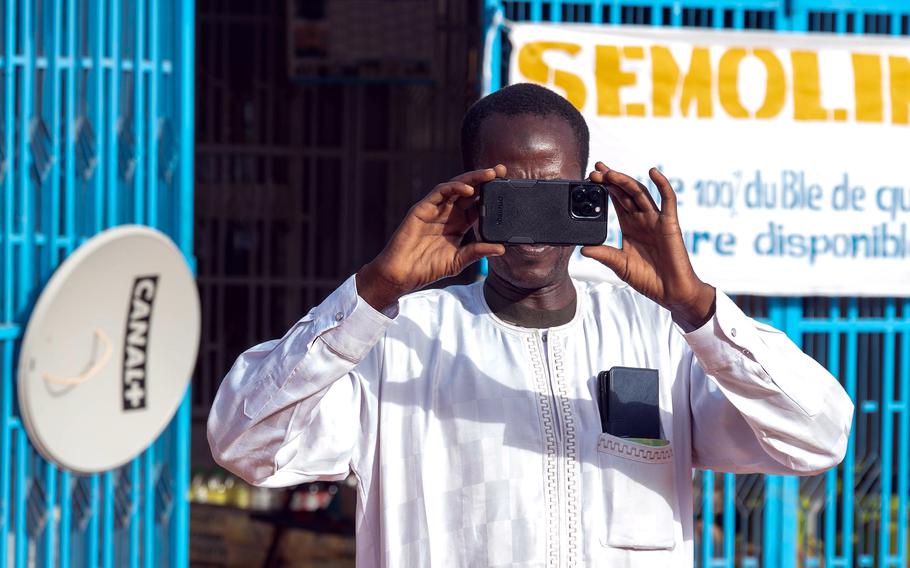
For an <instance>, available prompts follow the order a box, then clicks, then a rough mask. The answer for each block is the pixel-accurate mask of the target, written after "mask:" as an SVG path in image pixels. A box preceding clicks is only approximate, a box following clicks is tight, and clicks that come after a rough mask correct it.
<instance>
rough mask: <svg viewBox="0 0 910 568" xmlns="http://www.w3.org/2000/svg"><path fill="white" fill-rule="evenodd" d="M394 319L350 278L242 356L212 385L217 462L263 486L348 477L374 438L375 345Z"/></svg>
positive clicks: (210, 424) (390, 311)
mask: <svg viewBox="0 0 910 568" xmlns="http://www.w3.org/2000/svg"><path fill="white" fill-rule="evenodd" d="M396 316H397V304H396V305H393V306H391V307H390V308H386V309H385V310H383V312H382V313H380V312H377V311H376V310H375V309H373V308H372V307H371V306H370V305H369V304H368V303H366V302H365V301H364V300H363V299H362V298H360V296H358V295H357V289H356V283H355V278H354V276H351V277H350V278H349V279H348V280H347V281H345V282H344V284H342V285H341V286H340V287H339V288H338V289H336V290H335V291H334V292H333V293H332V294H331V295H330V296H329V297H328V298H326V299H325V301H323V302H322V303H321V304H320V305H319V306H317V307H316V308H314V309H312V310H311V311H310V313H308V314H307V315H306V316H305V317H304V318H303V319H301V320H300V321H298V322H297V323H296V324H295V325H294V327H292V328H291V329H290V330H289V331H288V332H287V334H285V336H284V337H283V338H281V339H280V340H274V341H268V342H266V343H262V344H260V345H257V346H256V347H253V348H251V349H249V350H248V351H246V352H245V353H243V354H242V355H240V357H238V359H237V361H236V362H235V363H234V366H233V367H232V368H231V370H230V371H229V372H228V374H227V376H226V377H225V378H224V381H223V382H222V383H221V386H220V387H219V389H218V393H217V394H216V396H215V401H214V403H213V405H212V409H211V412H210V414H209V419H208V440H209V446H210V447H211V450H212V455H213V456H214V457H215V461H217V462H218V463H219V464H220V465H222V466H223V467H225V468H226V469H228V470H230V471H231V472H233V473H234V474H236V475H238V476H239V477H241V478H242V479H244V480H245V481H247V482H249V483H253V484H256V485H261V486H266V487H279V486H287V485H295V484H298V483H303V482H307V481H315V480H318V479H323V480H337V479H343V478H344V477H346V476H347V474H348V471H349V468H350V467H352V464H351V462H352V460H354V459H355V457H356V454H357V453H358V452H359V451H368V447H369V444H370V439H371V437H374V436H375V430H376V428H375V422H376V412H375V410H376V404H375V393H372V392H370V388H371V387H370V385H369V384H367V383H368V382H369V381H370V380H372V379H373V378H375V376H377V375H378V373H379V371H380V366H381V353H380V349H373V347H374V346H375V345H376V344H377V343H378V342H379V341H380V339H381V338H382V336H383V335H384V333H385V330H386V329H387V328H388V326H389V325H390V324H391V323H392V321H393V319H391V318H394V317H396Z"/></svg>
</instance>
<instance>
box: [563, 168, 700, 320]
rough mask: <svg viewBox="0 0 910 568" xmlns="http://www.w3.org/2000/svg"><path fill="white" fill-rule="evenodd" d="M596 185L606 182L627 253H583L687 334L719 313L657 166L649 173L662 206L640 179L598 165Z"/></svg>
mask: <svg viewBox="0 0 910 568" xmlns="http://www.w3.org/2000/svg"><path fill="white" fill-rule="evenodd" d="M595 168H596V171H594V172H592V173H591V177H590V179H591V181H593V182H595V183H601V184H603V185H604V186H606V188H607V190H608V191H609V192H610V199H611V201H613V206H614V208H615V209H616V216H617V217H618V218H619V228H620V229H621V230H622V250H619V249H617V248H615V247H611V246H588V247H583V248H582V249H581V254H583V255H584V256H587V257H590V258H593V259H595V260H598V261H600V262H602V263H603V264H604V265H606V266H607V267H609V268H610V269H611V270H613V272H615V273H616V275H617V276H619V277H620V278H621V279H622V280H623V281H625V282H626V283H627V284H629V285H630V286H632V287H633V288H635V289H636V290H638V291H639V292H640V293H641V294H643V295H644V296H647V297H648V298H650V299H652V300H654V301H655V302H657V303H658V304H660V305H661V306H663V307H665V308H666V309H668V310H670V313H671V314H672V315H673V320H674V321H675V322H676V323H677V324H679V325H680V326H681V327H682V328H683V329H684V330H685V331H687V332H688V331H692V330H695V329H697V328H699V327H701V326H702V325H704V323H706V322H707V321H708V320H709V319H711V317H712V316H713V315H714V300H715V292H714V288H713V287H711V286H709V285H707V284H705V283H704V282H702V281H701V280H699V279H698V276H696V275H695V271H694V270H693V269H692V263H691V262H689V254H688V252H686V246H685V244H684V243H683V238H682V232H681V231H680V229H679V222H678V219H677V216H676V193H674V191H673V188H672V187H670V182H668V181H667V178H665V177H664V176H663V174H661V173H660V172H659V171H658V170H657V168H651V171H650V172H648V173H649V175H650V176H651V180H652V181H653V182H654V184H655V185H657V190H658V191H659V192H660V197H661V207H660V209H658V207H657V204H655V203H654V200H653V199H652V198H651V196H650V194H648V191H647V189H646V188H645V187H644V186H643V185H642V184H640V183H638V181H636V180H635V179H633V178H631V177H629V176H627V175H625V174H622V173H619V172H616V171H613V170H611V169H610V168H608V167H607V166H605V165H604V164H603V163H602V162H597V164H596V165H595Z"/></svg>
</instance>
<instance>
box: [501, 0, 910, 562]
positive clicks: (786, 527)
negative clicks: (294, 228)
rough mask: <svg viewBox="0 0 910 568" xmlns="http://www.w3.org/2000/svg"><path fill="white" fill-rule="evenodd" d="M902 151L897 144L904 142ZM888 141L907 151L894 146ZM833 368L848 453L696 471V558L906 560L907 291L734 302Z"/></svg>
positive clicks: (874, 20) (701, 22) (824, 10)
mask: <svg viewBox="0 0 910 568" xmlns="http://www.w3.org/2000/svg"><path fill="white" fill-rule="evenodd" d="M484 8H485V14H484V17H485V22H486V26H485V27H486V28H487V29H490V27H491V26H495V25H496V22H499V21H500V18H505V19H506V20H512V21H534V22H540V21H543V22H547V21H549V22H588V23H591V24H635V25H655V26H672V27H702V28H717V29H763V30H777V31H782V32H784V31H800V32H834V33H840V34H863V33H865V34H883V35H895V36H907V35H908V33H910V30H908V28H910V2H906V1H905V0H890V1H888V0H878V1H876V0H851V1H832V0H722V1H716V0H701V1H696V0H685V1H680V0H677V1H665V0H632V1H628V2H621V1H606V0H574V1H563V0H485V2H484ZM489 39H490V41H489V43H488V44H487V46H488V48H489V49H490V50H491V55H492V57H491V58H490V60H491V61H492V62H493V64H492V65H491V68H490V69H488V70H487V71H488V72H489V81H490V83H489V85H488V87H489V90H496V89H498V88H499V87H500V86H501V85H502V80H503V77H502V67H501V65H500V62H501V61H502V58H503V57H504V53H503V48H504V41H505V40H504V36H503V35H502V34H501V33H496V30H494V33H493V34H492V35H491V36H489ZM908 147H910V146H908ZM895 151H902V152H906V151H907V149H900V150H897V149H895ZM738 301H739V303H740V304H741V305H743V306H744V307H745V308H746V309H747V311H749V312H751V313H752V314H753V315H755V316H756V317H759V318H761V319H764V320H766V321H769V322H770V323H772V324H773V325H775V326H776V327H778V328H779V329H781V330H783V331H785V332H786V333H787V334H788V335H789V336H790V337H791V338H792V339H793V340H794V341H796V342H797V343H798V344H799V345H801V346H802V347H803V349H804V350H805V351H806V352H807V353H809V354H810V355H812V356H813V357H815V358H816V359H817V360H818V361H819V362H821V363H822V364H823V365H825V366H827V367H828V369H830V370H831V372H832V373H833V374H834V375H835V376H837V377H839V378H840V380H841V381H842V383H843V385H844V387H845V389H846V390H847V392H848V393H849V394H850V396H851V397H852V398H853V400H854V401H855V402H856V405H857V413H856V420H855V422H854V428H853V433H852V436H851V439H850V445H849V448H848V451H847V457H846V459H845V460H844V462H843V463H842V464H841V466H839V467H838V468H836V469H834V470H831V471H829V472H827V473H826V474H824V475H820V476H815V477H808V478H796V477H782V476H762V475H733V474H716V473H714V472H710V471H706V472H699V473H698V474H697V476H696V479H695V483H696V495H698V496H699V497H698V498H699V500H700V502H701V503H700V505H701V506H700V507H696V509H697V510H698V513H697V517H698V518H697V519H696V521H697V524H696V526H697V528H698V535H697V539H698V543H697V546H696V560H697V565H698V566H703V567H733V566H740V567H743V568H751V567H758V566H764V567H766V568H777V567H782V568H789V567H794V566H806V567H812V566H819V567H853V566H876V567H907V566H910V559H908V558H910V557H908V552H907V546H908V540H910V534H908V508H907V499H908V483H910V470H908V458H910V300H905V299H894V298H873V299H869V298H866V299H861V298H739V300H738Z"/></svg>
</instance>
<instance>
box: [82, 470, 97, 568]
mask: <svg viewBox="0 0 910 568" xmlns="http://www.w3.org/2000/svg"><path fill="white" fill-rule="evenodd" d="M98 486H99V483H98V474H94V475H92V476H90V478H89V497H88V499H89V517H88V524H87V526H86V528H85V532H86V535H85V536H86V539H87V540H88V543H87V546H86V549H85V551H86V559H85V563H86V565H87V566H97V565H98V558H99V554H98V550H99V547H98V524H99V523H98V517H99V514H98Z"/></svg>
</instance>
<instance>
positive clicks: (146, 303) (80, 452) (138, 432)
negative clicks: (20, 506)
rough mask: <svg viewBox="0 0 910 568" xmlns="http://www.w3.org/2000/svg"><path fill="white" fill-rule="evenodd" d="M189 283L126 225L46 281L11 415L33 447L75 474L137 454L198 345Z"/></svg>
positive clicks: (195, 303) (159, 238)
mask: <svg viewBox="0 0 910 568" xmlns="http://www.w3.org/2000/svg"><path fill="white" fill-rule="evenodd" d="M199 331H200V310H199V294H198V292H197V289H196V282H195V279H194V277H193V274H192V272H191V271H190V268H189V266H187V263H186V261H185V259H184V257H183V254H182V253H181V252H180V250H179V249H178V248H177V247H176V246H175V245H174V243H173V242H172V241H171V240H170V239H169V238H168V237H167V236H165V235H164V234H163V233H161V232H159V231H157V230H154V229H151V228H149V227H145V226H138V225H126V226H121V227H117V228H114V229H110V230H108V231H104V232H103V233H100V234H98V235H96V236H95V237H93V238H91V239H90V240H88V241H87V242H86V243H85V244H83V245H82V246H80V247H79V248H78V249H76V251H75V252H73V254H72V255H70V256H69V257H68V258H67V259H66V260H65V261H64V262H63V263H62V264H61V265H60V266H59V267H58V268H57V270H56V272H54V274H53V276H52V277H51V279H50V281H49V282H48V283H47V286H45V288H44V290H43V291H42V292H41V296H40V297H39V298H38V302H37V303H36V304H35V309H34V311H33V312H32V316H31V318H30V319H29V322H28V327H27V328H26V330H25V336H24V338H23V340H22V349H21V351H20V354H19V388H18V390H19V409H20V414H21V416H22V422H23V424H24V425H25V428H26V431H27V432H28V435H29V438H30V439H31V441H32V443H33V445H34V446H35V448H36V449H37V450H38V451H39V452H40V453H41V455H43V456H44V457H45V458H47V459H48V460H50V461H52V462H54V463H56V464H58V465H60V466H61V467H64V468H67V469H70V470H72V471H75V472H79V473H94V472H99V471H106V470H110V469H113V468H116V467H118V466H120V465H123V464H124V463H126V462H128V461H130V460H131V459H133V458H134V457H136V456H137V455H139V454H140V453H141V452H142V451H143V450H145V449H146V448H147V447H148V446H149V445H150V444H151V443H152V441H154V440H155V438H157V437H158V435H159V434H161V432H162V431H163V430H164V428H165V427H166V426H167V424H168V423H169V422H170V421H171V418H173V416H174V414H175V413H176V412H177V407H178V406H179V405H180V401H181V400H182V399H183V395H184V393H185V392H186V388H187V385H188V383H189V380H190V376H191V374H192V371H193V367H194V365H195V363H196V354H197V351H198V347H199Z"/></svg>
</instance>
